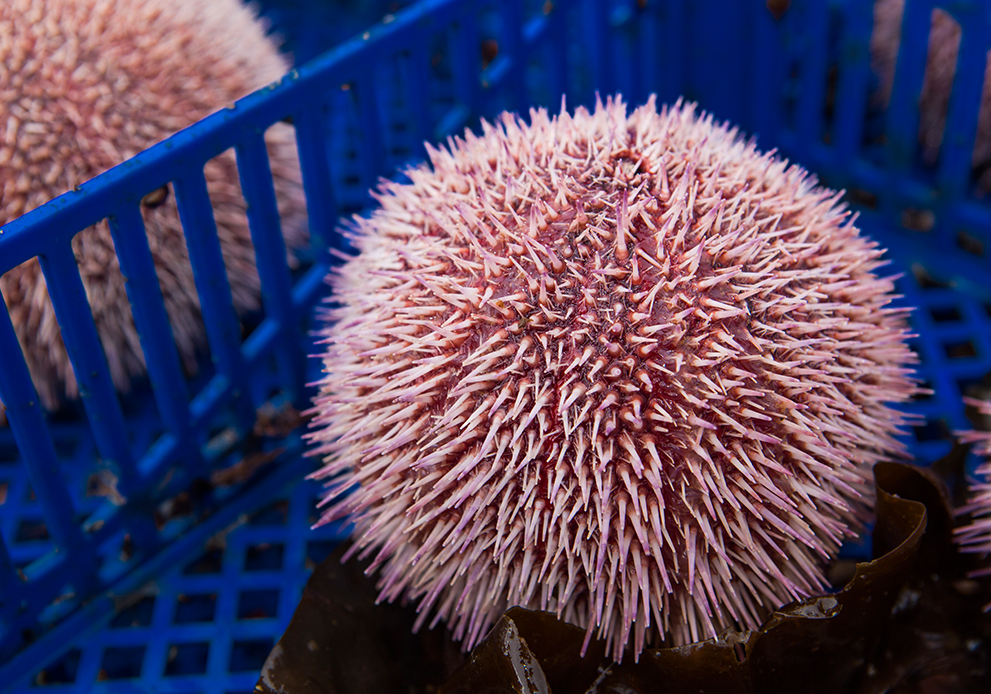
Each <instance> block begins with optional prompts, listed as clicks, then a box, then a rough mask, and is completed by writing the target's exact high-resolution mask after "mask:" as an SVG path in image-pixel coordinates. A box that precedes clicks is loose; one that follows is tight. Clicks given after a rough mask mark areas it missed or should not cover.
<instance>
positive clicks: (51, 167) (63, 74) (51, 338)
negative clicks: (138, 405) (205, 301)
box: [0, 0, 307, 423]
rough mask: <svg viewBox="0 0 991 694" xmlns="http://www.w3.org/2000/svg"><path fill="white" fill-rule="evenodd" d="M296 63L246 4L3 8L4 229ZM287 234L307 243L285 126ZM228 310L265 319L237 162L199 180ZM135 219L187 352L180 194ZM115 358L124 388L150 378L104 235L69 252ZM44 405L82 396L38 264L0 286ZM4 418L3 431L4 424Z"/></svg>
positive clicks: (197, 342)
mask: <svg viewBox="0 0 991 694" xmlns="http://www.w3.org/2000/svg"><path fill="white" fill-rule="evenodd" d="M287 69H288V63H287V62H286V60H285V59H284V58H283V57H282V56H281V55H280V54H279V52H278V50H277V49H276V47H275V45H274V44H273V43H272V42H271V41H270V40H269V39H268V38H267V37H266V36H265V33H264V28H263V27H262V26H261V25H260V24H259V23H258V21H257V19H256V17H255V15H254V12H253V11H252V10H250V9H249V8H247V7H245V6H244V5H243V4H242V3H241V2H240V0H210V1H209V2H205V1H201V0H3V2H0V114H2V115H0V224H4V223H7V222H9V221H11V220H13V219H15V218H16V217H18V216H20V215H22V214H24V213H26V212H28V211H30V210H32V209H34V208H35V207H38V206H40V205H42V204H44V203H45V202H47V201H48V200H50V199H52V198H54V197H55V196H57V195H59V194H61V193H64V192H66V191H68V190H71V189H73V188H74V187H75V186H78V185H79V184H81V183H84V182H85V181H87V180H89V179H90V178H92V177H93V176H96V175H97V174H99V173H102V172H103V171H105V170H107V169H109V168H111V167H113V166H115V165H117V164H120V163H121V162H123V161H125V160H126V159H128V158H130V157H132V156H134V155H135V154H138V153H139V152H141V151H142V150H144V149H146V148H148V147H150V146H151V145H153V144H155V143H156V142H159V141H160V140H163V139H165V138H166V137H168V136H169V135H172V134H173V133H175V132H177V131H178V130H181V129H182V128H185V127H187V126H189V125H192V124H193V123H195V122H196V121H197V120H200V119H201V118H204V117H205V116H207V115H209V114H211V113H213V112H215V111H217V110H219V109H222V108H225V107H227V106H229V105H230V104H231V103H233V102H234V101H235V100H236V99H239V98H241V97H243V96H245V95H247V94H249V93H251V92H252V91H254V90H256V89H260V88H261V87H264V86H265V85H267V84H270V83H271V82H274V81H275V80H277V79H279V78H280V77H282V75H283V74H285V72H286V70H287ZM266 143H267V145H268V152H269V157H270V160H271V169H272V174H273V179H274V182H275V189H276V194H277V197H278V201H279V208H280V212H281V213H282V217H283V230H284V232H285V235H286V240H287V243H288V244H289V245H290V246H296V247H298V246H300V245H301V244H302V243H304V242H305V239H306V235H307V228H306V209H305V200H304V196H303V189H302V182H301V178H300V173H299V159H298V155H297V152H296V145H295V138H294V136H293V132H292V128H291V127H290V126H288V125H285V124H278V125H276V126H274V127H273V128H271V129H270V130H269V131H268V132H267V133H266ZM204 176H205V178H206V182H207V187H208V190H209V193H210V198H211V201H212V203H213V210H214V218H215V220H216V224H217V233H218V235H219V238H220V242H221V249H222V251H223V254H224V261H225V264H226V266H227V270H228V277H229V280H230V286H231V293H232V295H233V300H234V306H235V308H236V309H237V310H238V311H250V310H253V309H255V308H257V307H258V306H259V280H258V274H257V270H256V268H255V258H254V248H253V246H252V243H251V236H250V231H249V228H248V223H247V218H246V216H245V202H244V198H243V197H242V195H241V189H240V185H239V182H238V172H237V164H236V162H235V158H234V153H233V152H225V153H224V154H222V155H220V156H218V157H216V158H214V159H212V160H210V161H209V162H208V163H207V164H206V166H205V168H204ZM148 202H149V204H146V205H143V206H142V216H143V218H144V222H145V226H146V229H147V232H148V241H149V245H150V247H151V251H152V255H153V257H154V260H155V267H156V271H157V273H158V277H159V281H160V285H161V289H162V294H163V297H164V299H165V308H166V311H167V313H168V315H169V319H170V321H171V324H172V332H173V334H174V336H175V339H176V346H177V348H178V350H179V354H180V356H181V357H182V359H183V360H184V363H185V365H186V366H187V368H189V369H194V368H195V365H196V360H195V356H196V352H197V350H198V349H199V348H201V347H202V346H203V343H204V330H203V326H202V321H201V319H200V315H199V300H198V297H197V295H196V287H195V284H194V281H193V275H192V270H191V267H190V265H189V259H188V253H187V250H186V245H185V239H184V236H183V231H182V226H181V224H180V220H179V213H178V209H177V205H176V201H175V197H174V196H172V195H169V194H168V193H167V191H160V194H159V195H158V196H157V198H155V196H154V195H153V196H149V200H148ZM73 250H74V252H75V255H76V258H77V260H78V263H79V272H80V275H81V277H82V280H83V284H84V286H85V287H86V293H87V298H88V300H89V302H90V306H91V308H92V310H93V317H94V320H95V322H96V327H97V330H98V332H99V334H100V338H101V340H102V343H103V348H104V351H105V352H106V354H107V357H108V363H109V367H110V373H111V376H112V377H113V380H114V384H115V385H116V386H117V387H118V388H119V389H121V390H125V389H126V388H127V387H128V385H129V383H130V381H131V378H132V377H134V376H137V375H139V374H142V373H144V370H145V364H144V354H143V353H142V351H141V347H140V343H139V340H138V335H137V331H136V329H135V327H134V321H133V318H132V316H131V311H130V306H129V304H128V300H127V294H126V291H125V282H124V278H123V276H122V275H121V273H120V268H119V265H118V263H117V258H116V255H115V253H114V246H113V241H112V240H111V237H110V231H109V228H108V227H107V224H106V222H101V223H100V224H98V225H96V226H94V227H91V228H88V229H85V230H83V231H82V232H81V233H80V234H79V235H78V236H76V238H75V239H74V240H73ZM0 292H2V293H3V297H4V301H5V303H6V305H7V309H8V311H9V312H10V316H11V319H12V321H13V323H14V326H15V329H16V331H17V335H18V338H19V340H20V343H21V347H22V349H23V352H24V356H25V358H26V360H27V362H28V366H29V368H30V370H31V374H32V377H33V379H34V382H35V387H36V388H37V390H38V394H39V396H40V398H41V401H42V403H43V404H44V405H45V406H46V407H48V408H49V409H55V408H56V407H57V406H58V405H59V404H60V402H61V401H62V399H63V398H64V397H65V396H66V395H68V396H69V397H75V396H76V395H77V392H78V387H77V384H76V380H75V376H74V374H73V372H72V367H71V365H70V363H69V359H68V356H67V354H66V351H65V346H64V344H63V342H62V336H61V333H60V331H59V326H58V321H57V319H56V316H55V312H54V310H53V308H52V305H51V302H50V300H49V298H48V289H47V286H46V284H45V278H44V276H43V275H42V273H41V268H40V265H39V264H38V262H37V260H31V261H29V262H26V263H24V264H22V265H20V266H18V267H16V268H14V269H13V270H11V271H10V272H8V273H6V274H5V275H3V276H2V277H0ZM2 411H3V408H2V405H0V423H2V420H3V412H2Z"/></svg>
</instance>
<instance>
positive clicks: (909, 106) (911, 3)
mask: <svg viewBox="0 0 991 694" xmlns="http://www.w3.org/2000/svg"><path fill="white" fill-rule="evenodd" d="M931 13H932V3H930V2H928V0H906V1H905V12H904V15H903V17H902V27H901V44H900V46H899V50H898V60H897V63H896V65H895V77H894V81H893V83H892V87H891V101H890V103H889V105H888V108H887V111H886V122H885V127H884V134H885V139H886V145H885V147H886V149H887V156H888V163H889V165H890V166H892V167H893V172H901V171H904V170H905V169H907V168H908V167H909V165H910V164H911V163H912V158H913V154H914V152H915V151H916V149H917V148H916V139H917V134H918V132H919V109H918V106H917V100H918V95H919V93H920V91H921V90H922V78H923V75H924V74H925V69H926V54H927V49H928V46H929V23H930V16H931Z"/></svg>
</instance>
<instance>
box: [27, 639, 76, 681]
mask: <svg viewBox="0 0 991 694" xmlns="http://www.w3.org/2000/svg"><path fill="white" fill-rule="evenodd" d="M81 656H82V651H80V650H79V649H78V648H73V649H72V650H71V651H69V652H68V653H66V654H65V655H63V656H62V657H61V658H59V659H58V660H56V661H55V662H54V663H52V664H51V665H49V666H48V667H46V668H45V669H44V670H40V671H39V672H38V674H37V675H35V678H34V684H35V686H39V687H43V686H45V685H49V684H72V683H73V682H75V681H76V673H78V672H79V659H80V657H81Z"/></svg>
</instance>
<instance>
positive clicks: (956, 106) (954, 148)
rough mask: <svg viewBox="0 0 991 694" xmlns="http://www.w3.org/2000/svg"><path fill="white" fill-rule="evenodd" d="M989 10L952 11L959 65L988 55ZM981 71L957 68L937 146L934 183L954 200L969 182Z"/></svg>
mask: <svg viewBox="0 0 991 694" xmlns="http://www.w3.org/2000/svg"><path fill="white" fill-rule="evenodd" d="M987 15H988V12H987V9H986V8H984V7H980V6H978V5H972V6H970V7H966V6H964V7H961V8H960V9H958V10H957V11H956V13H955V14H954V19H955V20H957V22H959V24H960V26H961V28H962V32H961V37H960V51H959V53H958V55H957V65H958V66H964V65H967V66H977V65H981V64H983V63H984V62H985V61H986V59H987V52H988V36H989V31H988V30H989V26H988V16H987ZM983 87H984V71H983V70H975V69H966V68H963V69H958V70H957V72H956V75H955V78H954V80H953V92H952V93H951V95H950V104H949V109H948V111H947V116H946V126H945V128H944V131H943V142H942V145H941V147H940V154H939V169H938V171H937V176H936V183H937V184H938V186H939V188H940V190H941V192H942V193H943V194H944V195H946V196H947V197H949V199H950V200H956V199H959V198H961V197H963V196H964V195H965V194H966V192H967V188H968V187H969V182H970V169H971V153H972V152H973V151H974V137H975V135H976V134H977V113H978V110H979V109H980V105H981V93H982V91H983Z"/></svg>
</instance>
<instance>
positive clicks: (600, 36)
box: [584, 1, 615, 100]
mask: <svg viewBox="0 0 991 694" xmlns="http://www.w3.org/2000/svg"><path fill="white" fill-rule="evenodd" d="M608 10H609V8H608V7H607V5H606V3H602V2H591V1H589V2H587V3H586V5H585V12H584V15H585V17H584V19H585V22H584V27H585V34H586V36H587V43H586V45H587V47H588V57H589V59H590V61H591V73H592V84H593V85H597V87H598V88H597V90H596V91H598V93H599V95H600V96H601V97H602V99H603V100H605V98H606V96H607V95H609V94H612V93H613V85H614V84H615V78H614V73H613V70H614V67H613V59H612V47H611V46H610V45H609V44H610V42H609V34H608V31H607V30H608V28H609V11H608Z"/></svg>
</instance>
